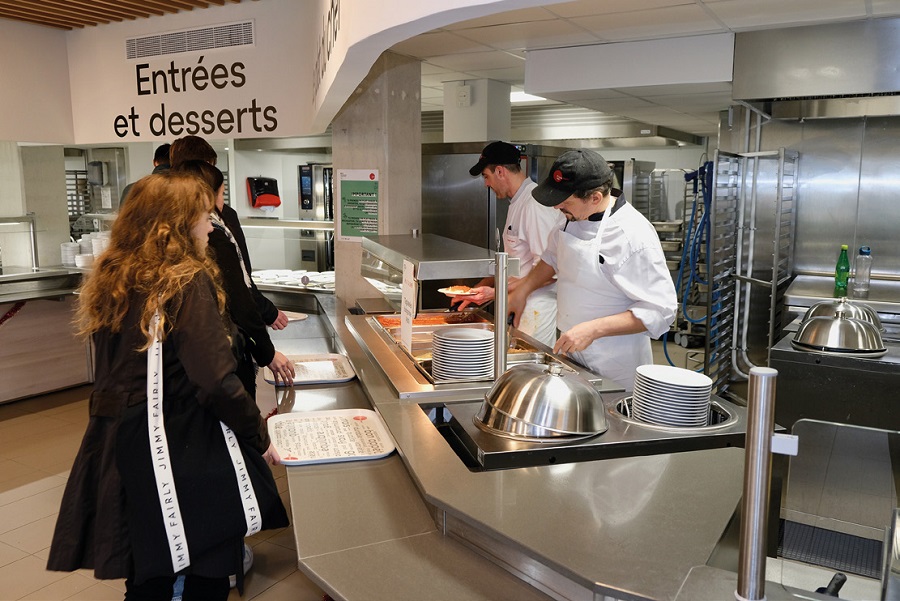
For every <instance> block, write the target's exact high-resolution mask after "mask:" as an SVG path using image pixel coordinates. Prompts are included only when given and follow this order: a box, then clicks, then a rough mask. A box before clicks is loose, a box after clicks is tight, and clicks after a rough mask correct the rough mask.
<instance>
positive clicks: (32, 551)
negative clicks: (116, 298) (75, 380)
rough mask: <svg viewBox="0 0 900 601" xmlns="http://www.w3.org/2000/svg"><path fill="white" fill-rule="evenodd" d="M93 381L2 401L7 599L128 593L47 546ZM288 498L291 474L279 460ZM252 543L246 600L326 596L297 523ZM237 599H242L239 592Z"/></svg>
mask: <svg viewBox="0 0 900 601" xmlns="http://www.w3.org/2000/svg"><path fill="white" fill-rule="evenodd" d="M90 391H91V388H90V387H89V386H84V387H79V388H73V389H70V390H65V391H61V392H57V393H52V394H47V395H43V396H39V397H34V398H31V399H26V400H22V401H17V402H13V403H7V404H4V405H0V600H2V601H18V600H23V601H24V600H26V599H27V600H30V601H31V600H34V601H61V600H63V599H66V600H85V601H87V600H90V601H105V600H114V599H122V597H123V595H124V591H125V586H124V582H123V581H120V580H112V581H110V580H106V581H100V580H96V579H95V578H93V576H92V574H91V573H90V572H89V571H87V570H80V571H78V572H75V573H71V574H68V573H63V572H49V571H47V570H46V568H45V565H46V560H47V551H48V548H49V546H50V538H51V536H52V533H53V527H54V524H55V523H56V514H57V511H58V510H59V503H60V499H61V498H62V493H63V488H64V486H65V483H66V478H67V477H68V474H69V469H70V467H71V464H72V460H73V459H74V458H75V453H76V452H77V451H78V446H79V444H80V443H81V436H82V434H83V432H84V428H85V426H86V425H87V419H88V411H87V398H88V395H89V394H90ZM273 472H274V474H275V478H276V483H277V484H278V490H279V491H281V494H282V496H283V497H284V499H285V505H286V506H287V507H288V508H290V504H289V503H288V499H287V477H286V475H285V470H284V468H283V467H280V466H278V467H275V468H274V469H273ZM248 542H249V543H250V545H251V546H252V547H253V550H254V555H255V559H254V565H253V568H252V569H251V570H250V572H249V573H248V574H247V580H246V586H245V589H244V596H243V599H244V600H251V599H252V600H254V601H289V600H290V601H321V599H322V591H321V590H320V589H319V588H318V587H316V586H315V585H314V584H313V583H312V582H310V580H309V579H308V578H307V577H306V576H305V575H304V574H303V573H302V572H300V571H299V570H298V569H297V554H296V547H295V544H294V535H293V530H292V529H291V528H285V529H282V530H273V531H266V532H262V533H260V534H258V535H256V536H254V537H252V538H250V539H248ZM229 599H231V600H234V601H237V600H238V599H241V597H239V596H238V594H237V591H232V592H231V595H230V596H229Z"/></svg>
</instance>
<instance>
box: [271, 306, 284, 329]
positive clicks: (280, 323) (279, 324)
mask: <svg viewBox="0 0 900 601" xmlns="http://www.w3.org/2000/svg"><path fill="white" fill-rule="evenodd" d="M287 325H288V316H287V315H285V313H284V311H282V310H281V309H279V310H278V315H277V316H276V317H275V321H273V322H272V323H270V324H269V327H270V328H272V329H273V330H283V329H285V328H286V327H287Z"/></svg>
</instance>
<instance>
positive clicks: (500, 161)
mask: <svg viewBox="0 0 900 601" xmlns="http://www.w3.org/2000/svg"><path fill="white" fill-rule="evenodd" d="M521 157H522V153H521V152H520V151H519V149H518V148H516V147H515V146H513V145H512V144H507V143H506V142H491V143H490V144H488V145H487V146H485V147H484V150H482V151H481V156H480V157H478V162H477V163H475V166H474V167H472V168H471V169H469V175H481V172H482V171H484V168H485V167H487V166H488V165H518V164H519V160H520V159H521Z"/></svg>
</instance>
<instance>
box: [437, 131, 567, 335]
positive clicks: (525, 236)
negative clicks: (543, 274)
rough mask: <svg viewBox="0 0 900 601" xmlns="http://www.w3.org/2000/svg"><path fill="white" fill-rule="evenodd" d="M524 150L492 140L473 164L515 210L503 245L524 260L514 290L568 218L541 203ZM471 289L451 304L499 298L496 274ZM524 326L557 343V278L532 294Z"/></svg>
mask: <svg viewBox="0 0 900 601" xmlns="http://www.w3.org/2000/svg"><path fill="white" fill-rule="evenodd" d="M521 154H522V153H521V151H520V150H519V149H518V148H517V147H516V146H514V145H513V144H508V143H506V142H491V143H490V144H488V145H487V146H485V147H484V150H482V151H481V156H480V157H478V162H477V163H476V164H475V166H473V167H472V168H471V169H469V174H470V175H473V176H481V177H482V178H483V179H484V185H485V187H487V188H490V189H491V190H493V191H494V194H496V195H497V199H498V200H500V199H504V198H506V199H508V200H509V212H508V213H507V215H506V223H505V224H504V226H503V250H504V251H506V252H507V253H508V254H509V256H510V258H515V259H519V276H518V277H514V278H510V281H509V286H508V289H509V291H510V292H512V291H513V290H515V288H516V285H517V282H518V281H519V279H521V278H524V277H525V276H526V275H528V272H530V271H531V268H532V267H533V266H534V265H535V264H536V263H537V262H538V261H539V260H540V258H541V253H543V252H544V249H546V248H547V240H548V239H549V238H550V235H551V234H552V233H553V232H554V231H555V230H558V229H559V228H561V227H562V225H563V223H565V219H563V218H562V215H560V214H559V212H557V211H554V210H553V209H552V208H550V207H545V206H543V205H541V204H539V203H537V202H536V201H535V200H534V198H533V197H532V196H531V191H532V190H534V188H535V186H537V184H535V183H534V182H533V181H531V178H530V177H528V176H527V174H526V173H525V172H524V171H523V170H522V168H521V164H522V158H521ZM471 292H474V294H473V295H471V296H457V297H454V298H453V300H452V301H451V304H455V303H457V302H459V303H460V304H459V308H460V309H464V308H465V307H466V306H468V305H469V304H476V305H480V304H483V303H485V302H487V301H489V300H491V299H493V298H494V278H493V277H488V278H484V279H482V280H481V281H480V282H478V284H476V286H475V287H474V288H472V289H471ZM519 329H520V330H522V331H523V332H524V333H526V334H528V335H529V336H532V337H534V338H535V339H536V340H538V341H540V342H543V343H544V344H546V345H547V346H553V343H554V342H555V341H556V284H555V282H553V280H552V279H551V280H549V281H548V282H546V284H545V285H544V286H541V287H540V288H538V289H537V290H535V291H534V292H532V293H531V294H530V295H529V296H528V301H527V302H526V304H525V307H523V308H522V313H521V314H520V315H519Z"/></svg>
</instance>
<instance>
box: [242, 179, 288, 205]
mask: <svg viewBox="0 0 900 601" xmlns="http://www.w3.org/2000/svg"><path fill="white" fill-rule="evenodd" d="M247 197H248V198H249V199H250V206H252V207H253V208H254V209H261V208H263V207H277V206H281V197H280V196H278V181H277V180H275V179H273V178H271V177H248V178H247Z"/></svg>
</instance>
